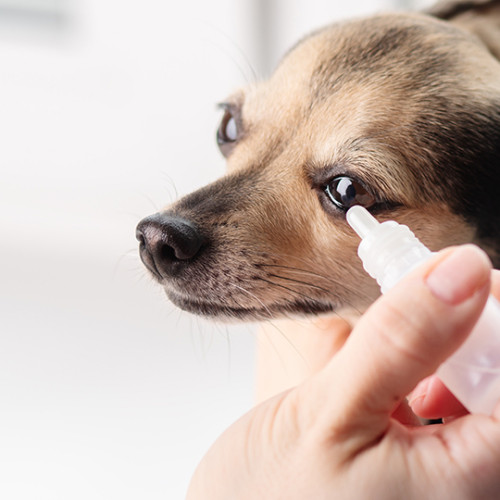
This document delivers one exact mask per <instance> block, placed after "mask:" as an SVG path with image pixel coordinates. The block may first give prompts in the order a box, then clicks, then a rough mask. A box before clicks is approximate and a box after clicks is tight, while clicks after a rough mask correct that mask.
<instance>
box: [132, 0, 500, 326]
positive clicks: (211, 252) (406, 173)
mask: <svg viewBox="0 0 500 500" xmlns="http://www.w3.org/2000/svg"><path fill="white" fill-rule="evenodd" d="M439 18H440V19H439ZM499 57H500V1H499V0H492V1H484V0H483V1H481V0H479V1H477V2H474V1H472V2H468V3H463V2H462V3H458V4H457V3H452V4H439V5H438V6H436V7H435V8H434V9H431V10H430V11H429V13H428V14H416V13H412V14H403V13H396V14H387V15H377V16H374V17H369V18H366V19H360V20H354V21H350V22H342V23H337V24H334V25H331V26H328V27H326V28H324V29H321V30H319V31H317V32H315V33H313V34H311V35H310V36H308V37H307V38H305V39H304V40H302V41H301V42H300V43H299V44H297V45H296V46H295V47H294V48H293V49H292V50H291V51H290V52H289V53H288V54H287V55H286V56H285V57H284V59H283V60H282V62H281V63H280V65H279V67H278V68H277V70H276V72H275V73H274V75H273V76H272V77H271V79H270V80H269V81H267V82H264V83H262V84H259V85H255V86H253V87H250V88H247V89H244V90H241V91H239V92H237V93H235V94H234V95H233V96H231V97H230V98H229V99H228V100H227V101H226V102H225V103H224V104H223V107H224V109H225V110H226V112H225V118H224V123H223V126H225V125H226V124H227V122H228V120H231V119H232V120H234V121H233V122H232V124H231V125H236V129H237V136H235V137H230V138H229V140H228V138H227V137H224V132H225V131H224V130H222V131H221V132H220V134H222V137H219V139H220V142H221V149H222V151H223V153H224V154H225V156H227V164H228V173H227V175H225V176H224V177H223V178H221V179H219V180H218V181H216V182H214V183H213V184H210V185H208V186H206V187H204V188H202V189H200V190H198V191H196V192H194V193H192V194H191V195H188V196H186V197H184V198H182V199H181V200H179V201H178V202H176V203H175V204H174V205H173V206H171V207H169V208H168V209H167V210H165V211H164V212H162V213H161V214H159V215H156V216H155V217H154V218H153V219H152V218H149V219H146V220H145V221H143V222H142V223H141V224H140V226H139V232H138V234H139V239H140V241H141V256H142V258H143V260H144V262H145V263H146V264H147V265H148V267H149V268H150V269H151V270H152V271H153V274H154V275H155V276H156V277H157V278H158V280H159V281H160V282H161V284H162V285H163V286H164V288H165V290H166V293H167V295H168V296H169V298H170V299H171V300H172V301H173V302H174V303H175V304H177V305H178V306H180V307H181V308H183V309H186V310H188V311H192V312H194V313H198V314H203V315H209V316H217V317H234V318H242V319H262V318H269V317H275V316H282V315H287V314H290V313H292V314H294V313H298V314H318V313H324V312H330V311H335V310H339V309H340V308H345V307H354V308H356V309H358V310H359V311H362V310H364V309H365V308H366V306H367V305H368V304H369V303H371V302H372V301H373V300H374V299H375V298H376V297H377V296H378V294H379V290H378V287H377V285H376V284H375V283H374V282H373V280H372V279H371V278H369V277H368V276H367V275H366V273H365V272H364V271H363V270H362V267H361V263H360V261H359V259H358V257H357V254H356V248H357V245H358V243H359V240H358V238H357V237H356V235H355V234H354V233H353V231H352V230H351V229H350V228H349V227H348V225H347V224H346V221H345V211H344V210H342V209H340V208H338V207H337V206H336V205H335V204H334V203H333V202H332V200H331V199H330V197H329V196H328V194H327V193H326V191H325V189H326V188H327V186H329V185H331V182H332V180H333V179H335V178H337V177H338V176H346V177H349V178H353V179H355V181H356V182H357V183H358V185H359V186H362V187H363V189H366V191H367V192H368V193H370V195H369V196H368V198H372V200H371V201H370V204H369V205H370V209H371V211H372V213H374V214H376V215H377V217H378V218H379V219H380V220H385V219H395V220H397V221H398V222H401V223H404V224H407V225H408V226H409V227H410V228H411V229H412V230H413V231H414V232H415V233H416V235H417V236H418V237H419V238H420V239H421V240H422V241H423V242H424V243H425V244H426V245H427V246H429V247H430V248H431V249H439V248H442V247H444V246H448V245H453V244H459V243H463V242H474V243H477V244H478V245H480V246H481V247H483V248H484V249H485V250H486V251H487V252H488V254H489V255H490V258H491V259H492V261H493V263H494V265H496V266H497V267H498V266H499V265H500V191H499V186H500V62H499V61H498V59H497V58H499ZM232 133H235V131H234V129H233V130H232ZM232 138H235V139H236V140H231V139H232ZM372 201H373V203H372ZM162 217H167V218H170V219H171V220H172V219H173V220H175V221H177V220H178V221H180V223H186V224H188V225H189V228H192V230H193V231H196V233H197V235H198V236H199V239H200V243H199V248H198V249H196V251H195V252H194V253H193V252H191V253H190V254H189V255H187V254H186V255H183V254H182V256H181V257H180V258H179V256H178V255H177V256H176V254H175V255H174V254H173V253H172V252H170V253H169V252H165V248H163V251H162V252H161V251H158V249H157V246H158V245H157V243H158V239H160V240H161V239H163V245H167V246H168V245H170V244H171V243H170V241H171V239H170V238H169V235H168V231H169V230H168V228H167V229H165V228H164V227H161V224H162V223H161V220H162ZM174 225H175V224H174ZM189 231H191V229H189ZM153 240H154V241H153ZM153 246H155V248H156V250H154V249H153ZM153 254H154V255H153ZM191 254H192V255H191ZM162 255H163V257H162ZM161 258H168V259H170V260H172V259H173V260H174V261H175V262H173V264H172V265H171V266H170V267H169V268H168V270H167V271H163V272H162V271H160V272H158V267H159V266H158V259H161ZM160 267H161V265H160Z"/></svg>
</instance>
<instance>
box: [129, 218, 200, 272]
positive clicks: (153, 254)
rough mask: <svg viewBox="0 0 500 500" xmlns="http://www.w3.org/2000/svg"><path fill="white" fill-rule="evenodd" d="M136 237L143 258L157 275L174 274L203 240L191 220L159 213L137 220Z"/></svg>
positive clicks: (192, 255)
mask: <svg viewBox="0 0 500 500" xmlns="http://www.w3.org/2000/svg"><path fill="white" fill-rule="evenodd" d="M136 237H137V239H138V240H139V244H140V247H139V251H140V255H141V259H142V261H143V262H144V264H145V265H146V267H147V268H148V269H149V270H150V271H151V272H152V273H153V274H154V275H155V276H157V277H158V278H159V279H162V278H166V277H169V276H172V275H174V274H175V273H176V272H177V271H178V270H179V268H180V267H182V266H183V265H184V264H186V263H187V262H189V261H190V260H191V259H193V258H194V257H195V256H196V255H197V254H198V252H199V251H200V249H201V247H202V244H203V238H202V235H201V234H200V232H199V230H198V229H197V228H196V226H195V225H194V224H193V223H192V222H190V221H188V220H186V219H183V218H181V217H178V216H175V215H170V214H161V213H158V214H155V215H151V216H150V217H146V218H145V219H143V220H142V221H140V222H139V224H138V225H137V229H136Z"/></svg>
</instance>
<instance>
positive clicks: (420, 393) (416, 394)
mask: <svg viewBox="0 0 500 500" xmlns="http://www.w3.org/2000/svg"><path fill="white" fill-rule="evenodd" d="M429 384H430V379H429V378H425V379H424V380H422V381H421V382H419V383H418V384H417V386H416V387H415V389H413V391H411V393H410V394H409V395H408V397H407V399H408V405H409V406H410V408H412V407H413V405H414V404H415V401H418V400H419V399H421V400H422V401H423V400H424V399H425V396H427V392H428V388H429Z"/></svg>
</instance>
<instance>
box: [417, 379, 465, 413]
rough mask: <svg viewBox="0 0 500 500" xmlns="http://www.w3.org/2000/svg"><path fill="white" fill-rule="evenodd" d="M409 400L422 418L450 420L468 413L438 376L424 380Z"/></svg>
mask: <svg viewBox="0 0 500 500" xmlns="http://www.w3.org/2000/svg"><path fill="white" fill-rule="evenodd" d="M408 399H409V405H410V408H411V409H412V410H413V412H414V413H415V414H416V415H418V416H419V417H422V418H428V419H438V418H449V417H458V416H462V415H466V414H467V413H468V411H467V410H466V408H465V407H464V405H463V404H462V403H460V401H459V400H458V399H457V398H456V397H455V396H454V395H453V394H452V393H451V392H450V391H449V390H448V389H447V388H446V386H445V385H444V384H443V382H441V380H440V379H439V378H438V377H437V376H436V375H431V376H430V377H427V378H425V379H424V380H422V382H420V383H419V384H418V385H417V387H416V388H415V389H414V390H413V391H412V393H411V395H410V396H409V398H408Z"/></svg>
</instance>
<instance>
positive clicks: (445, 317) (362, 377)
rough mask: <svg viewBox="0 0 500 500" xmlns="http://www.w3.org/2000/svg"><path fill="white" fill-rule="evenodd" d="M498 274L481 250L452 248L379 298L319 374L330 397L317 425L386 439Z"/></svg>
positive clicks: (352, 438)
mask: <svg viewBox="0 0 500 500" xmlns="http://www.w3.org/2000/svg"><path fill="white" fill-rule="evenodd" d="M490 273H491V264H490V262H489V259H488V257H487V256H486V254H485V253H484V252H482V251H481V250H480V249H479V248H477V247H475V246H473V245H464V246H461V247H457V248H451V249H448V250H445V251H443V252H440V253H439V254H437V255H436V256H435V257H434V258H432V259H431V260H430V261H428V262H426V263H425V264H423V265H422V266H420V267H419V268H418V269H416V270H415V271H413V272H412V273H410V274H409V275H408V276H407V277H405V278H404V279H403V280H402V281H401V282H400V283H399V284H398V285H397V286H395V287H394V288H393V289H392V290H391V291H389V292H388V293H387V294H386V295H384V296H383V297H381V298H380V299H379V300H377V301H376V302H375V303H374V304H373V305H372V307H371V308H370V309H369V310H368V311H367V313H366V314H365V315H364V316H363V317H362V318H361V319H360V321H359V322H358V324H357V325H356V327H355V328H354V330H353V331H352V333H351V336H350V337H349V339H348V340H347V342H346V344H345V345H344V347H343V348H342V350H341V351H340V352H339V353H338V354H337V356H335V357H334V358H333V359H332V361H331V363H330V364H329V365H328V366H327V367H326V368H325V370H323V371H322V372H321V373H320V374H319V375H318V377H317V380H316V381H313V380H311V386H312V387H314V388H315V390H314V392H315V393H316V395H317V396H318V397H319V398H320V399H319V400H320V401H323V406H322V411H321V412H320V419H319V421H318V415H317V412H316V415H315V423H316V425H320V426H321V425H324V426H325V427H326V429H324V430H323V431H324V432H328V430H329V431H330V432H333V431H335V434H336V435H337V436H338V435H340V436H342V435H344V436H346V437H347V438H348V439H349V442H350V443H351V444H352V445H354V446H355V447H358V446H359V447H361V448H362V447H364V446H366V445H367V444H368V443H371V442H373V441H374V440H376V439H378V438H379V437H380V436H381V434H383V433H384V432H385V431H386V430H387V428H388V425H389V421H390V416H391V413H392V412H393V411H394V409H395V408H396V407H397V405H398V404H399V403H400V402H401V401H402V399H403V398H404V397H405V396H406V394H408V393H409V392H410V391H411V390H412V389H413V388H414V387H415V385H416V384H417V383H418V382H419V381H420V380H422V379H423V378H424V377H426V376H428V375H430V374H431V373H433V372H435V371H436V369H437V368H438V366H439V365H440V364H441V363H442V362H443V361H444V360H445V359H446V358H447V357H448V356H450V355H451V354H452V353H453V352H454V351H455V350H456V349H457V348H458V347H459V346H460V344H461V343H462V342H463V341H464V339H465V338H466V336H467V334H468V333H469V332H470V331H471V329H472V327H473V326H474V324H475V323H476V321H477V319H478V318H479V315H480V314H481V311H482V308H483V307H484V304H485V302H486V300H487V297H488V294H489V289H490ZM308 391H309V392H311V387H309V388H308ZM318 391H319V393H320V394H318ZM306 406H307V405H306ZM339 433H340V434H339Z"/></svg>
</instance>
